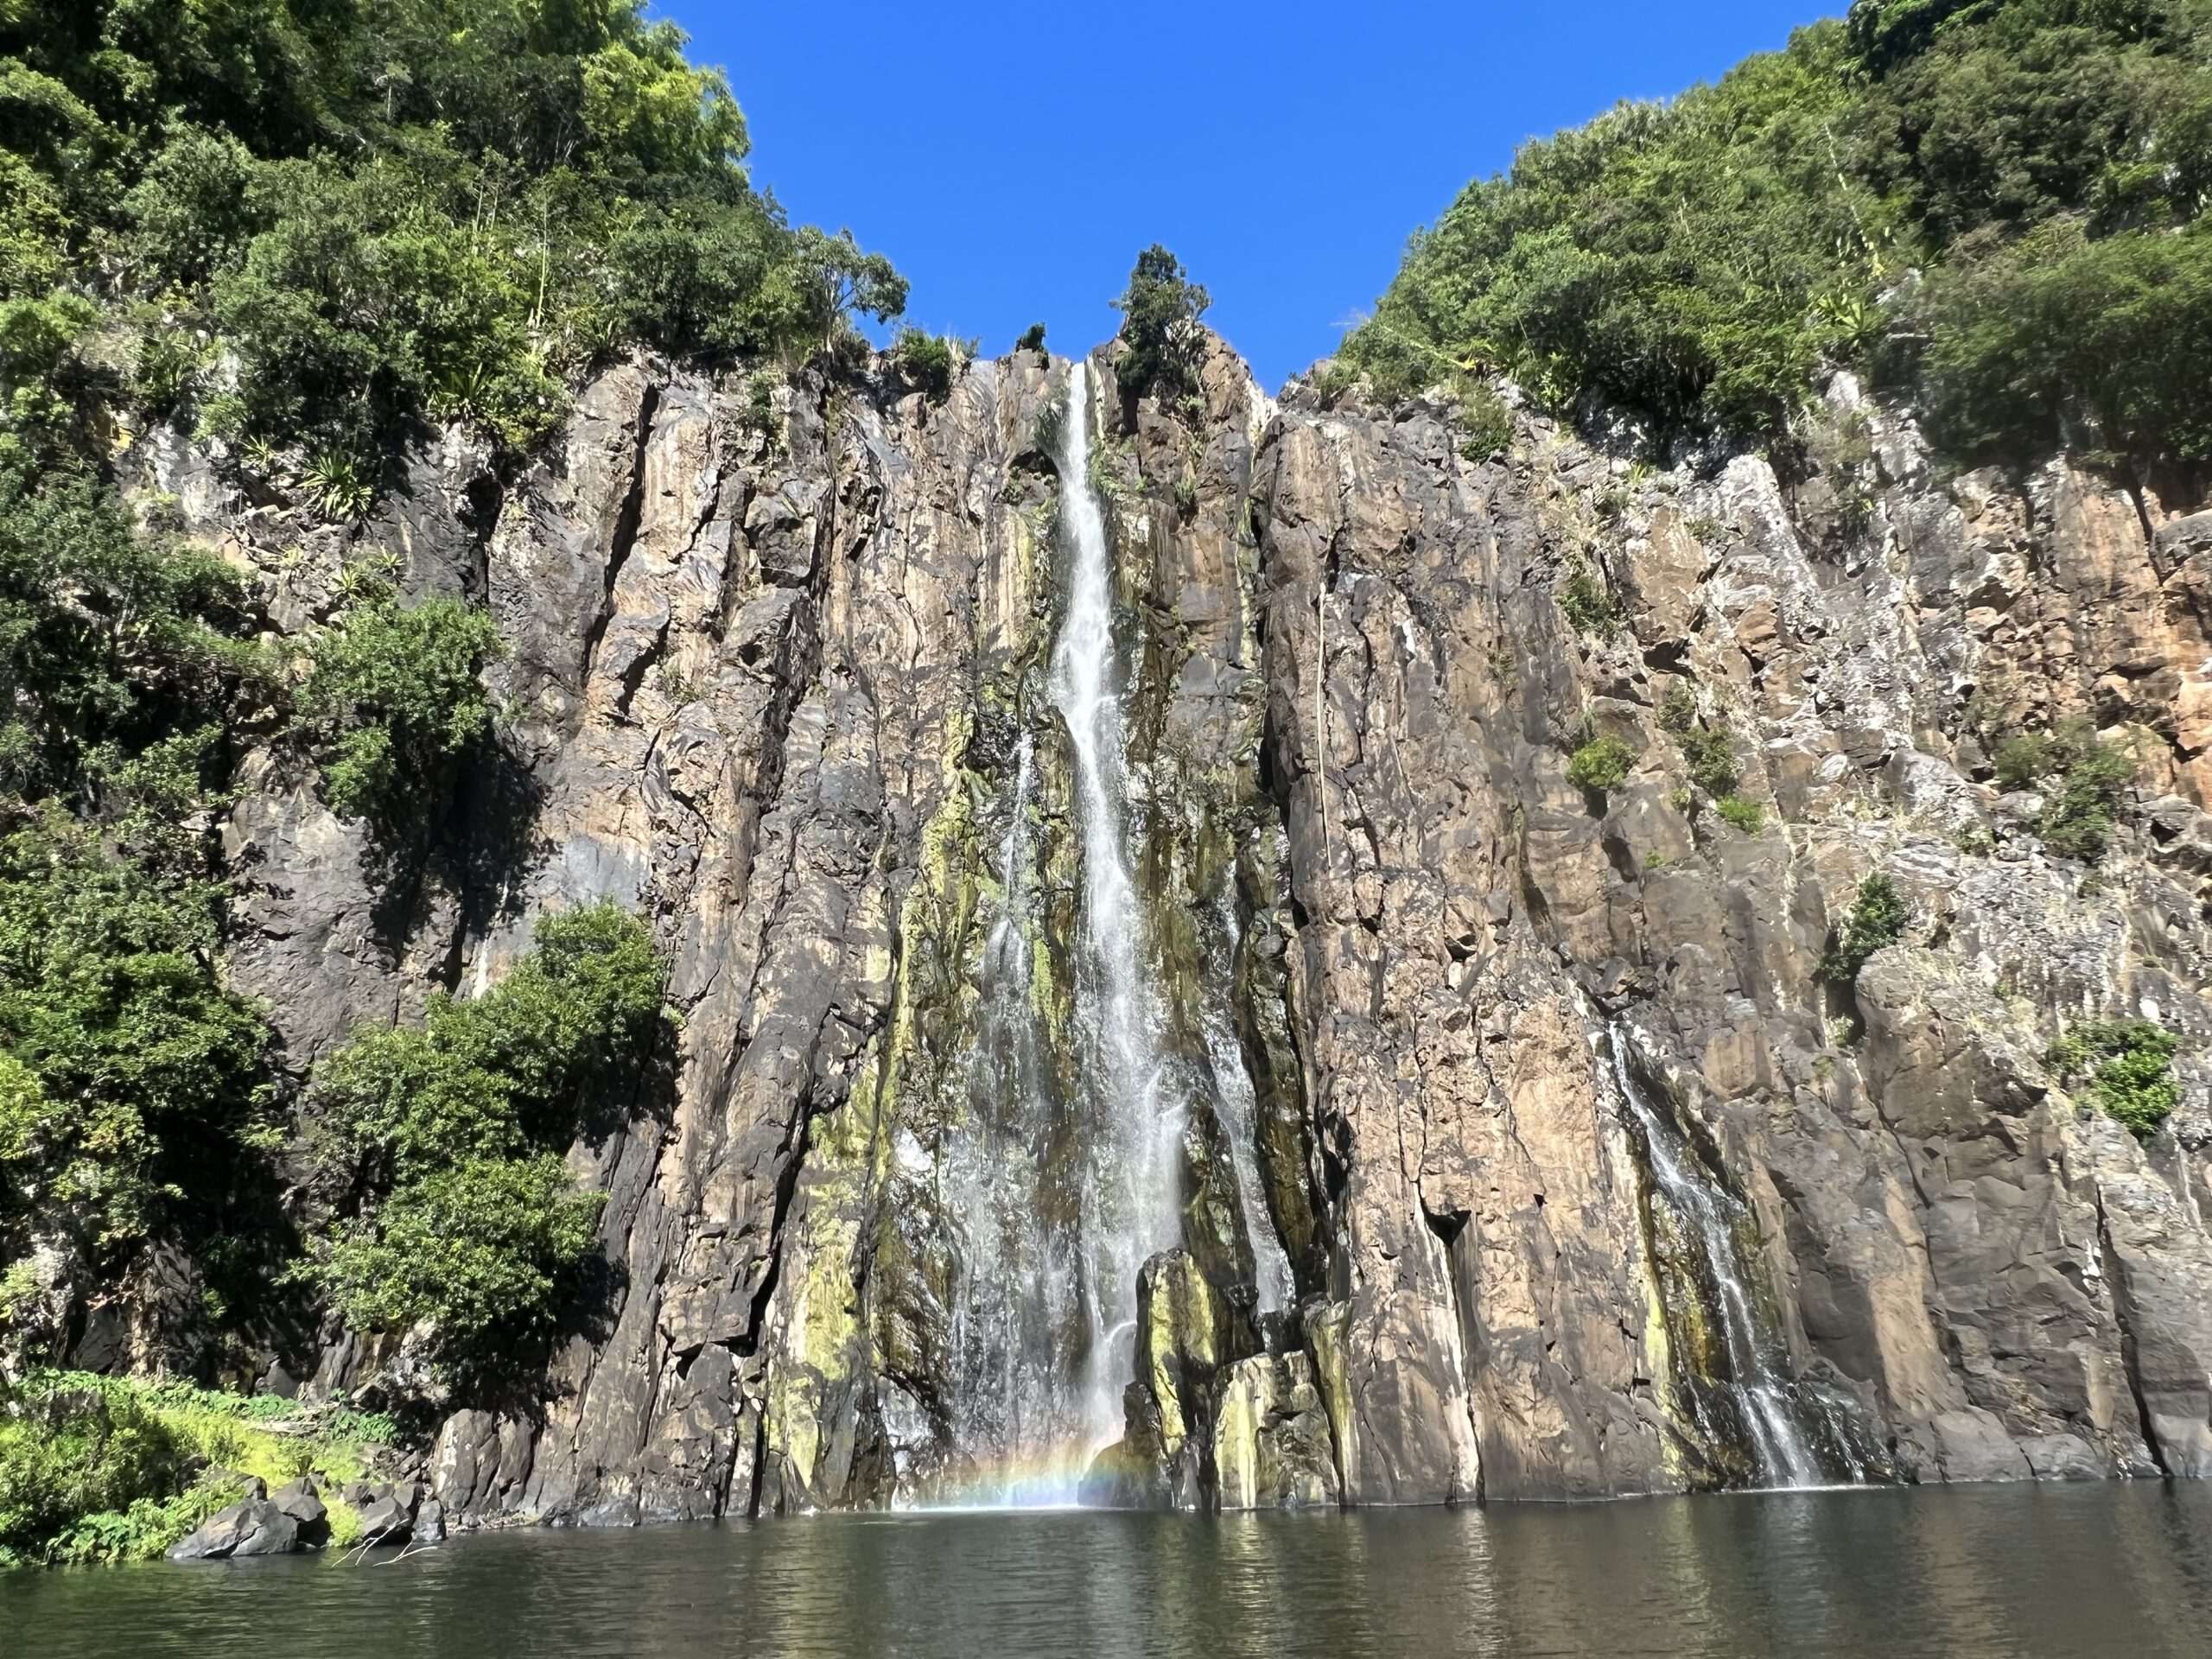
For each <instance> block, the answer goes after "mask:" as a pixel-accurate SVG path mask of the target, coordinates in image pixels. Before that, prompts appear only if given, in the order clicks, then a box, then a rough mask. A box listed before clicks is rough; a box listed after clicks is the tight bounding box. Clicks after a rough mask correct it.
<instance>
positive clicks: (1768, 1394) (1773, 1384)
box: [1612, 1026, 1840, 1486]
mask: <svg viewBox="0 0 2212 1659" xmlns="http://www.w3.org/2000/svg"><path fill="white" fill-rule="evenodd" d="M1612 1050H1613V1077H1614V1079H1615V1081H1616V1082H1617V1083H1618V1084H1619V1086H1620V1091H1621V1097H1622V1099H1623V1101H1624V1102H1625V1103H1626V1104H1627V1106H1628V1109H1629V1111H1630V1114H1631V1115H1633V1116H1634V1117H1635V1119H1636V1122H1637V1127H1638V1128H1640V1129H1642V1130H1643V1141H1644V1146H1645V1147H1646V1160H1647V1164H1648V1167H1649V1170H1650V1173H1651V1179H1653V1180H1654V1181H1655V1182H1656V1183H1657V1184H1658V1186H1659V1190H1660V1192H1661V1194H1662V1197H1663V1198H1665V1200H1666V1203H1667V1206H1668V1208H1669V1210H1670V1211H1672V1212H1673V1213H1674V1215H1675V1217H1676V1219H1677V1220H1678V1222H1679V1223H1680V1224H1681V1227H1682V1228H1683V1230H1685V1232H1686V1234H1687V1237H1686V1239H1685V1242H1686V1243H1688V1245H1689V1246H1690V1247H1691V1248H1692V1249H1694V1250H1695V1251H1696V1252H1697V1253H1698V1255H1699V1258H1700V1266H1701V1268H1703V1274H1702V1277H1703V1278H1704V1279H1705V1280H1706V1281H1707V1283H1709V1284H1710V1286H1711V1287H1712V1289H1713V1302H1714V1304H1715V1306H1714V1307H1713V1312H1714V1313H1717V1314H1718V1315H1719V1325H1720V1336H1721V1340H1722V1342H1723V1344H1725V1345H1726V1350H1727V1355H1728V1369H1729V1374H1730V1376H1729V1387H1730V1389H1731V1390H1732V1392H1733V1393H1734V1395H1736V1397H1737V1400H1738V1403H1739V1405H1740V1408H1741V1409H1740V1411H1739V1412H1738V1416H1739V1417H1740V1418H1741V1420H1742V1424H1743V1427H1744V1429H1745V1432H1746V1433H1747V1434H1748V1436H1749V1439H1750V1441H1751V1444H1750V1446H1748V1447H1747V1448H1746V1449H1747V1450H1748V1451H1749V1452H1751V1455H1752V1457H1753V1458H1754V1459H1756V1460H1757V1462H1758V1474H1759V1478H1760V1481H1761V1484H1765V1485H1770V1486H1810V1485H1815V1484H1819V1483H1820V1482H1821V1478H1822V1477H1821V1463H1820V1459H1819V1458H1818V1457H1817V1456H1816V1455H1815V1452H1814V1450H1813V1447H1812V1445H1811V1443H1810V1441H1809V1440H1808V1439H1807V1436H1806V1433H1805V1430H1804V1427H1803V1424H1802V1421H1800V1416H1801V1413H1802V1411H1803V1410H1805V1409H1807V1408H1808V1406H1807V1403H1806V1402H1804V1401H1803V1400H1802V1399H1801V1397H1800V1396H1801V1395H1802V1394H1804V1392H1805V1391H1804V1390H1803V1389H1801V1388H1800V1387H1799V1385H1797V1384H1796V1383H1795V1382H1794V1381H1793V1380H1792V1379H1791V1378H1790V1377H1789V1376H1787V1374H1786V1373H1785V1372H1783V1370H1780V1369H1778V1368H1777V1365H1776V1363H1775V1360H1774V1357H1773V1352H1772V1349H1773V1346H1774V1344H1772V1343H1770V1341H1768V1340H1765V1339H1764V1338H1762V1335H1761V1332H1760V1331H1759V1325H1758V1316H1757V1314H1756V1313H1755V1312H1754V1310H1753V1305H1752V1300H1751V1292H1750V1290H1749V1289H1748V1288H1747V1287H1746V1286H1745V1279H1744V1264H1743V1263H1742V1262H1741V1260H1740V1255H1741V1252H1740V1249H1739V1247H1738V1243H1737V1238H1736V1230H1735V1229H1736V1223H1737V1222H1738V1220H1740V1219H1741V1211H1742V1208H1743V1206H1742V1205H1741V1202H1740V1201H1739V1200H1738V1199H1737V1198H1735V1197H1734V1196H1733V1195H1732V1194H1729V1193H1727V1192H1723V1191H1722V1190H1721V1189H1720V1188H1719V1186H1718V1185H1716V1184H1715V1183H1714V1182H1713V1180H1712V1179H1709V1178H1708V1177H1707V1176H1706V1174H1705V1173H1704V1172H1703V1171H1701V1170H1697V1171H1694V1170H1692V1169H1691V1168H1690V1166H1689V1164H1688V1161H1687V1160H1686V1157H1685V1149H1684V1148H1682V1147H1681V1145H1680V1131H1678V1130H1677V1129H1676V1128H1675V1126H1674V1125H1673V1124H1672V1123H1671V1122H1662V1115H1661V1114H1660V1113H1659V1112H1658V1111H1656V1109H1654V1108H1653V1107H1652V1104H1651V1103H1650V1101H1649V1099H1648V1098H1647V1097H1646V1096H1645V1094H1644V1091H1643V1085H1642V1084H1639V1083H1638V1082H1637V1079H1636V1075H1635V1073H1634V1071H1632V1070H1631V1069H1630V1065H1629V1063H1628V1039H1627V1033H1625V1032H1624V1030H1623V1029H1622V1028H1621V1027H1618V1026H1616V1027H1614V1028H1613V1033H1612ZM1813 1408H1814V1409H1818V1407H1813ZM1839 1438H1840V1437H1839Z"/></svg>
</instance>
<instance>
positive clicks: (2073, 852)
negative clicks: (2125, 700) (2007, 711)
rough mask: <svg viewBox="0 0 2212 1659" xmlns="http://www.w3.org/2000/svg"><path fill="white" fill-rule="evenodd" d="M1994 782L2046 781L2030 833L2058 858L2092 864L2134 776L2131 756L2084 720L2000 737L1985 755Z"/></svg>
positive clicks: (2021, 785) (2017, 785)
mask: <svg viewBox="0 0 2212 1659" xmlns="http://www.w3.org/2000/svg"><path fill="white" fill-rule="evenodd" d="M1991 762H1992V764H1993V766H1994V767H1995V769H1996V772H1997V779H1998V781H1999V783H2000V784H2001V785H2004V786H2005V788H2007V789H2028V788H2031V787H2034V786H2036V785H2039V784H2045V783H2048V784H2049V785H2050V787H2049V789H2048V791H2047V794H2048V798H2047V799H2046V801H2045V803H2044V810H2043V815H2042V817H2039V818H2038V819H2037V822H2036V832H2037V834H2038V835H2040V836H2042V837H2043V842H2044V846H2045V847H2046V848H2048V849H2050V851H2052V852H2053V853H2056V855H2058V856H2059V857H2061V858H2075V859H2079V860H2081V861H2082V862H2083V863H2085V864H2094V863H2095V862H2097V861H2098V860H2099V859H2101V858H2102V857H2103V856H2104V853H2105V848H2106V846H2107V843H2108V842H2110V841H2111V839H2112V830H2113V824H2114V823H2116V822H2117V821H2118V819H2119V817H2120V806H2121V800H2122V797H2123V795H2124V793H2125V791H2126V788H2127V785H2128V784H2129V783H2130V782H2132V781H2133V779H2134V777H2135V760H2134V757H2133V755H2132V754H2130V753H2128V751H2127V750H2126V747H2123V746H2122V745H2120V744H2119V743H2107V742H2105V741H2101V739H2100V738H2099V737H2098V736H2097V734H2096V729H2095V728H2094V727H2093V726H2091V725H2090V724H2089V722H2088V721H2086V720H2082V719H2075V720H2069V721H2064V722H2063V723H2061V724H2060V725H2059V726H2057V727H2056V728H2054V729H2052V730H2050V731H2048V732H2022V733H2018V734H2015V735H2013V736H2011V737H2008V738H2006V739H2005V741H2003V742H2001V743H1999V745H1998V746H1997V748H1996V752H1995V753H1994V754H1993V755H1992V756H1991Z"/></svg>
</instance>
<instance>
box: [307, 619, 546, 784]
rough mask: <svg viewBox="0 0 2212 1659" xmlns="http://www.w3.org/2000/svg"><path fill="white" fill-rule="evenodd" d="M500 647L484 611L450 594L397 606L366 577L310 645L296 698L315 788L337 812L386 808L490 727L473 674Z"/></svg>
mask: <svg viewBox="0 0 2212 1659" xmlns="http://www.w3.org/2000/svg"><path fill="white" fill-rule="evenodd" d="M502 650H503V647H502V645H501V644H500V641H499V626H498V624H497V623H496V622H494V621H493V619H492V617H491V615H490V614H489V613H487V612H484V611H480V610H477V609H475V608H474V607H470V606H468V605H466V604H463V603H462V602H461V601H458V600H451V599H426V600H423V601H421V602H420V603H418V604H415V605H411V606H410V605H403V604H402V603H401V602H400V600H399V596H398V594H397V593H396V592H395V591H394V590H393V588H391V585H390V584H389V583H388V582H385V581H384V580H382V579H381V578H380V577H378V576H375V575H369V576H365V577H361V578H358V579H357V580H356V582H355V585H354V591H353V599H352V601H350V602H349V603H348V604H347V605H346V608H345V609H344V610H343V611H341V612H340V613H339V616H338V620H336V621H335V622H334V624H333V625H332V626H331V627H330V628H329V629H328V630H327V632H324V633H323V634H322V635H321V637H320V638H319V639H316V641H315V648H314V666H313V668H312V670H311V671H310V672H309V674H308V681H307V684H306V686H305V688H304V689H303V690H302V693H301V697H300V702H301V710H302V715H303V717H304V719H305V721H306V722H307V728H308V731H309V733H310V734H312V735H313V738H314V741H315V747H316V748H317V751H318V753H321V756H322V758H323V763H324V765H323V788H324V791H325V793H326V794H327V796H328V797H329V799H330V804H331V806H332V808H333V809H334V810H335V811H337V812H338V813H339V814H340V816H342V817H372V816H375V815H377V814H378V813H380V812H384V811H386V810H389V809H390V807H391V804H392V803H393V802H394V801H395V799H396V798H397V795H398V793H399V792H400V791H401V790H402V788H403V786H404V788H405V789H407V790H410V791H415V790H419V789H420V788H421V787H422V785H423V780H424V779H426V778H429V777H433V776H435V775H436V774H437V773H438V772H440V771H441V770H442V767H443V766H444V765H445V763H446V762H447V761H448V760H452V759H453V758H454V757H455V756H457V755H459V754H461V753H463V752H465V751H466V750H467V748H468V747H470V746H471V745H472V744H474V743H475V742H476V741H478V740H479V739H480V738H481V737H482V736H483V735H484V734H485V732H486V730H487V729H489V728H490V726H491V721H492V705H491V700H490V698H489V696H487V694H486V691H485V690H484V684H483V681H482V678H481V676H482V674H483V672H484V670H485V668H486V666H487V665H488V664H490V663H491V662H492V661H493V659H494V658H497V657H498V656H499V654H500V652H501V651H502Z"/></svg>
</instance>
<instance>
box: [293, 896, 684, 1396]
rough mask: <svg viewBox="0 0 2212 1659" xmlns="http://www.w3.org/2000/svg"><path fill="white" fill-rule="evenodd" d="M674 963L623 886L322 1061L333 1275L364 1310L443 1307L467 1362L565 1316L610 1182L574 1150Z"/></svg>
mask: <svg viewBox="0 0 2212 1659" xmlns="http://www.w3.org/2000/svg"><path fill="white" fill-rule="evenodd" d="M663 977H664V972H663V969H662V966H661V963H660V960H659V957H658V955H657V954H656V952H655V950H654V949H653V944H652V935H651V934H650V932H649V931H647V929H646V927H645V924H644V923H643V922H641V921H639V919H638V918H636V917H634V916H632V915H630V914H628V913H626V912H623V911H621V910H620V909H618V908H617V907H615V906H613V905H611V904H602V905H599V906H593V907H591V908H588V909H585V910H580V911H575V912H569V913H566V914H563V915H559V916H551V917H548V918H544V919H543V921H541V922H540V923H539V924H538V926H537V937H536V943H535V947H534V949H533V950H531V952H530V953H529V954H527V955H525V956H524V957H523V958H522V959H521V960H520V961H519V962H518V963H516V964H515V966H514V968H513V969H512V971H511V972H509V974H508V975H507V976H506V977H505V979H504V980H502V981H501V982H499V984H498V985H497V986H495V987H493V989H492V990H490V991H489V992H487V993H486V995H483V996H480V997H478V998H475V999H474V1000H473V1001H452V1000H450V999H447V998H440V999H438V1000H436V1001H434V1002H433V1003H432V1004H431V1006H430V1008H429V1014H428V1016H427V1018H426V1019H425V1020H424V1023H423V1025H422V1026H421V1027H379V1028H376V1029H372V1030H366V1031H364V1032H363V1033H360V1035H359V1037H357V1038H356V1039H355V1040H354V1041H353V1043H352V1044H351V1045H350V1046H347V1047H346V1048H345V1049H343V1050H341V1051H340V1052H338V1053H337V1054H335V1055H334V1056H332V1058H330V1059H329V1060H328V1061H327V1062H326V1064H325V1065H324V1066H323V1067H322V1069H321V1071H320V1072H319V1073H318V1074H317V1077H316V1079H315V1089H314V1100H313V1105H314V1108H315V1112H316V1115H317V1116H318V1117H319V1118H320V1120H321V1122H322V1124H323V1125H324V1130H323V1140H322V1144H321V1152H320V1154H319V1160H320V1163H321V1167H322V1169H323V1172H324V1179H325V1180H326V1181H327V1182H328V1183H331V1184H332V1185H334V1186H335V1187H337V1188H338V1189H340V1191H341V1192H343V1194H344V1195H345V1198H344V1202H343V1204H342V1205H341V1211H340V1217H339V1219H338V1220H336V1221H335V1222H334V1224H333V1225H332V1227H331V1229H330V1230H329V1231H328V1232H327V1234H326V1235H325V1236H323V1237H322V1238H321V1241H320V1242H319V1244H318V1247H317V1254H316V1257H315V1267H314V1268H313V1269H312V1272H313V1276H314V1277H315V1280H316V1281H317V1282H319V1283H320V1284H321V1286H322V1287H323V1288H324V1289H325V1290H327V1293H328V1294H329V1295H330V1296H331V1298H332V1300H333V1301H334V1303H335V1304H336V1306H337V1307H338V1308H339V1310H340V1313H343V1314H344V1315H345V1317H346V1319H348V1320H349V1321H351V1322H353V1323H354V1324H356V1325H362V1326H365V1327H369V1328H373V1329H378V1330H388V1331H407V1330H411V1329H413V1328H415V1327H416V1326H417V1325H427V1326H428V1327H429V1333H430V1343H431V1346H432V1348H433V1350H434V1351H435V1353H436V1355H437V1356H438V1357H439V1358H440V1359H441V1360H442V1362H443V1363H446V1364H448V1366H450V1367H451V1368H453V1369H454V1370H456V1371H457V1372H467V1371H472V1370H480V1369H482V1368H484V1367H486V1366H489V1365H493V1364H495V1363H497V1361H498V1359H499V1354H500V1352H501V1348H502V1344H505V1343H509V1342H512V1341H513V1340H516V1339H519V1338H524V1337H528V1336H531V1335H533V1334H537V1333H541V1332H544V1331H545V1330H547V1329H548V1328H550V1325H551V1323H552V1322H553V1321H554V1320H555V1319H556V1318H557V1317H558V1315H559V1313H560V1311H561V1308H562V1305H563V1300H564V1298H566V1297H567V1296H568V1295H569V1294H570V1293H571V1292H573V1290H574V1289H575V1275H576V1272H577V1270H578V1269H579V1268H581V1266H582V1263H583V1262H585V1261H586V1260H587V1259H588V1256H589V1255H590V1254H591V1250H592V1246H593V1243H594V1237H595V1233H596V1222H597V1217H598V1214H599V1207H600V1205H601V1198H600V1196H599V1195H596V1194H593V1193H586V1192H578V1191H577V1190H576V1189H575V1182H574V1180H573V1179H572V1178H571V1177H570V1176H569V1173H568V1171H567V1168H566V1166H565V1165H564V1164H563V1161H562V1159H561V1156H560V1154H561V1153H562V1151H563V1149H565V1148H566V1147H567V1146H568V1145H569V1142H570V1141H573V1140H574V1139H575V1136H576V1135H577V1134H578V1133H579V1132H581V1131H582V1129H583V1128H585V1127H586V1125H587V1124H588V1123H589V1122H592V1121H593V1113H594V1109H596V1108H598V1107H600V1106H601V1105H603V1104H604V1100H603V1096H604V1095H605V1093H606V1091H607V1090H609V1089H610V1088H612V1087H613V1085H614V1084H616V1083H617V1082H618V1081H619V1078H620V1075H621V1073H622V1071H624V1069H625V1064H626V1062H629V1061H632V1060H634V1058H636V1056H637V1054H638V1052H639V1048H640V1047H641V1046H642V1045H643V1044H644V1043H645V1041H646V1040H647V1039H648V1038H649V1036H650V1034H651V1033H652V1027H653V1026H654V1023H655V1021H656V1020H657V1019H658V1016H659V1014H660V1009H661V994H662V983H663Z"/></svg>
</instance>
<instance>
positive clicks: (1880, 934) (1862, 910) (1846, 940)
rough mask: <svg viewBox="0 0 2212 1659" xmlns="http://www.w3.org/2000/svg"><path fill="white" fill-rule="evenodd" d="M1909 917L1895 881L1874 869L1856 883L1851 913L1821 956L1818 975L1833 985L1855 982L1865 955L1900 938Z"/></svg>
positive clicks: (1907, 907)
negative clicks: (1857, 889)
mask: <svg viewBox="0 0 2212 1659" xmlns="http://www.w3.org/2000/svg"><path fill="white" fill-rule="evenodd" d="M1911 919H1912V912H1911V910H1910V907H1909V906H1907V905H1906V904H1905V900H1904V894H1903V893H1899V892H1898V891H1897V884H1896V883H1895V882H1893V881H1891V880H1890V878H1889V877H1888V876H1886V875H1885V874H1882V873H1881V872H1880V871H1879V870H1877V871H1875V872H1874V874H1872V875H1870V876H1868V877H1867V878H1866V880H1864V881H1861V882H1860V883H1859V895H1858V897H1857V898H1856V899H1854V900H1853V903H1852V906H1851V913H1850V914H1849V915H1847V916H1846V917H1845V918H1844V919H1843V925H1842V926H1841V927H1840V928H1838V929H1837V930H1836V932H1835V937H1834V939H1832V940H1830V941H1829V944H1828V948H1827V955H1826V956H1824V957H1821V978H1822V979H1825V980H1827V982H1829V983H1830V984H1832V985H1851V984H1853V983H1855V982H1857V980H1858V978H1859V969H1862V968H1864V967H1865V966H1866V958H1867V957H1871V956H1872V955H1873V954H1874V953H1875V952H1876V951H1877V950H1881V949H1882V948H1883V947H1884V946H1885V945H1891V944H1896V943H1897V941H1898V940H1899V939H1901V938H1904V930H1905V924H1906V923H1907V922H1909V921H1910V920H1911Z"/></svg>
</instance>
